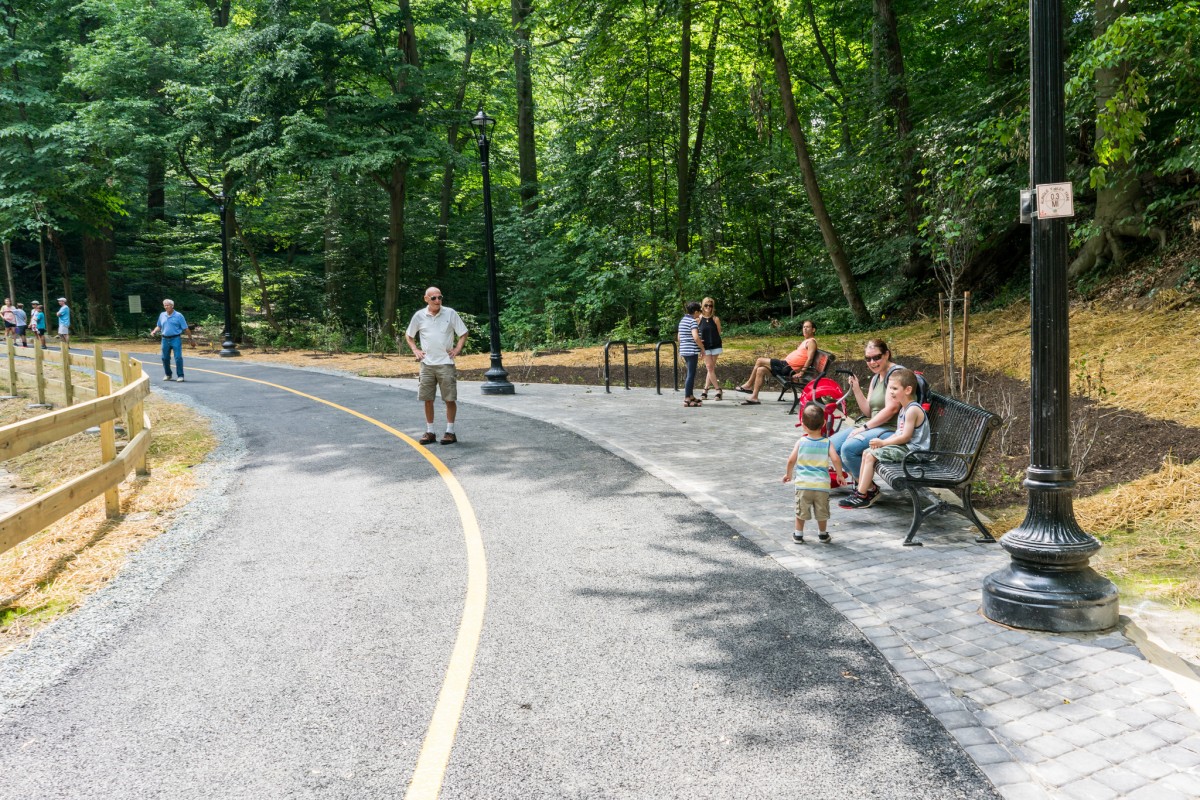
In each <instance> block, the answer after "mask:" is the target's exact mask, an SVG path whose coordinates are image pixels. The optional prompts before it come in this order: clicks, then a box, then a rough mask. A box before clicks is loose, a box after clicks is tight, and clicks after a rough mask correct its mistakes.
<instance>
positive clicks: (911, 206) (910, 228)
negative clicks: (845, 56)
mask: <svg viewBox="0 0 1200 800" xmlns="http://www.w3.org/2000/svg"><path fill="white" fill-rule="evenodd" d="M875 31H876V35H875V37H874V38H873V41H874V42H875V44H876V46H877V47H878V48H879V51H878V53H877V54H876V58H877V60H879V61H882V62H883V67H884V71H886V72H887V77H886V78H883V79H882V80H881V83H882V84H883V86H884V87H885V90H884V95H885V102H886V103H887V104H888V106H889V107H890V108H891V109H892V113H893V114H895V118H896V119H895V121H896V141H897V142H898V144H899V147H900V196H901V198H902V199H903V201H904V216H905V223H906V224H905V228H906V230H905V234H906V235H907V236H908V237H909V241H910V244H909V249H908V258H907V260H906V261H905V264H904V277H906V278H910V279H914V280H915V279H919V278H921V277H923V276H924V274H925V273H926V271H927V270H928V268H929V264H928V262H927V259H926V258H925V257H924V255H923V254H922V252H921V245H920V225H921V196H920V192H919V190H918V189H917V147H916V141H915V140H914V138H913V135H912V132H913V124H912V111H911V108H910V104H909V97H908V85H907V82H906V81H905V78H904V54H903V53H902V52H901V50H900V28H899V25H898V23H897V22H896V12H895V9H893V8H892V0H875Z"/></svg>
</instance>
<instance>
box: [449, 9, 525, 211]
mask: <svg viewBox="0 0 1200 800" xmlns="http://www.w3.org/2000/svg"><path fill="white" fill-rule="evenodd" d="M532 11H533V1H532V0H512V24H513V32H514V33H515V34H516V44H515V45H514V46H513V67H514V71H515V72H516V81H517V156H518V159H519V161H520V164H519V167H518V169H519V172H520V177H521V211H522V212H523V213H525V214H529V213H532V212H533V211H536V210H537V207H538V199H537V198H538V174H537V150H536V148H535V140H534V136H533V66H532V64H531V63H530V62H531V61H532V57H533V42H532V36H531V34H530V30H529V15H530V13H531V12H532ZM465 72H466V70H465V69H464V73H465Z"/></svg>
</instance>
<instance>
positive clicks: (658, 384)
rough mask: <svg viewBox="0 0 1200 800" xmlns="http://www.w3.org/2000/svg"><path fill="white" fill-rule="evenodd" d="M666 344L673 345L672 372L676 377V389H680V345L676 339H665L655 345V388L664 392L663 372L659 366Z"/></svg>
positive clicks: (659, 391)
mask: <svg viewBox="0 0 1200 800" xmlns="http://www.w3.org/2000/svg"><path fill="white" fill-rule="evenodd" d="M664 344H669V345H671V374H672V375H673V376H674V378H675V391H677V392H678V391H679V347H678V346H677V345H676V344H675V340H674V339H663V340H662V341H661V342H659V343H658V344H656V345H654V389H655V391H657V392H658V393H659V394H662V374H661V368H660V366H659V354H660V353H661V351H662V346H663V345H664Z"/></svg>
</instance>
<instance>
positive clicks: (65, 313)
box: [58, 297, 71, 347]
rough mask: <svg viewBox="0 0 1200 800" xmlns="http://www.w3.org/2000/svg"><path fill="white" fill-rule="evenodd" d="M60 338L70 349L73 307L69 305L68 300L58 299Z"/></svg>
mask: <svg viewBox="0 0 1200 800" xmlns="http://www.w3.org/2000/svg"><path fill="white" fill-rule="evenodd" d="M58 338H60V339H62V340H63V341H64V342H66V343H67V346H68V347H70V344H71V342H70V339H71V307H70V306H69V305H67V298H65V297H60V298H58Z"/></svg>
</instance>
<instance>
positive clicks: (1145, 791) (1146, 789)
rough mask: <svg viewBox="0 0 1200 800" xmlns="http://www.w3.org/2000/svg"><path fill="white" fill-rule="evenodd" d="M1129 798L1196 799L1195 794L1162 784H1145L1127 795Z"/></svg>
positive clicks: (1143, 799) (1159, 799) (1155, 799)
mask: <svg viewBox="0 0 1200 800" xmlns="http://www.w3.org/2000/svg"><path fill="white" fill-rule="evenodd" d="M1127 797H1128V798H1129V800H1196V796H1195V795H1186V794H1181V793H1180V792H1177V791H1175V790H1174V789H1171V788H1168V787H1167V786H1164V785H1162V784H1158V785H1155V786H1143V787H1142V788H1141V789H1138V790H1137V791H1136V792H1131V793H1130V794H1129V795H1127Z"/></svg>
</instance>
